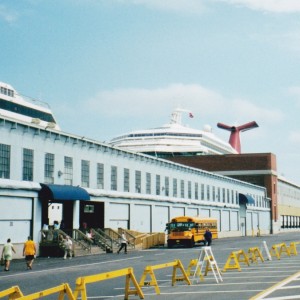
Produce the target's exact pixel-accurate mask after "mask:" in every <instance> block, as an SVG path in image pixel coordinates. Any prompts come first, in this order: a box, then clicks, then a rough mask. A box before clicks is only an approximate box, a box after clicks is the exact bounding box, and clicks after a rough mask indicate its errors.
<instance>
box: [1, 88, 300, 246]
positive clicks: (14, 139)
mask: <svg viewBox="0 0 300 300" xmlns="http://www.w3.org/2000/svg"><path fill="white" fill-rule="evenodd" d="M5 88H6V89H9V87H8V88H7V87H5ZM1 92H2V94H3V95H4V94H5V95H4V96H6V95H7V90H6V91H5V90H4V89H3V90H2V89H1ZM3 95H1V98H2V102H4V100H5V99H6V98H5V97H4V96H3ZM9 97H12V93H11V92H10V95H9ZM2 102H0V112H1V115H0V133H1V134H0V161H1V164H0V224H1V229H2V230H1V232H0V241H1V242H0V243H2V244H3V243H4V242H5V241H6V240H7V238H11V239H12V241H13V243H14V245H15V246H16V247H19V248H20V247H22V245H23V242H24V241H25V240H26V238H27V236H28V235H32V236H33V238H34V240H35V241H39V239H40V230H41V229H42V227H43V225H44V224H49V225H52V224H53V222H54V220H55V219H56V220H58V221H60V222H61V221H63V222H64V226H65V228H68V229H75V228H79V227H81V225H82V224H83V223H87V224H88V225H89V226H90V227H95V228H97V227H99V228H113V229H117V228H125V229H131V230H135V231H140V232H163V231H164V230H165V225H166V223H167V222H168V221H169V220H170V219H171V218H173V217H175V216H180V215H186V216H197V215H199V216H203V217H213V218H216V219H217V220H218V230H219V237H221V238H222V237H234V236H245V235H252V234H253V233H255V234H256V233H257V231H258V230H260V232H261V234H269V233H271V232H272V227H273V226H274V225H273V224H272V219H274V214H276V212H275V211H274V208H273V204H271V200H272V195H270V194H268V193H269V192H268V187H266V186H265V185H263V184H260V183H259V182H249V181H248V182H247V181H246V180H243V178H234V177H233V176H228V175H230V174H225V173H224V174H217V173H216V172H215V171H214V172H212V171H208V170H204V169H205V168H203V169H202V168H200V167H199V166H198V165H192V164H189V165H187V163H186V162H179V161H170V160H166V159H162V158H158V157H155V156H151V155H146V154H142V153H136V152H133V151H130V150H122V149H120V148H118V147H115V146H113V145H108V144H104V143H101V142H98V141H95V140H92V139H88V138H83V137H80V136H78V135H75V134H69V133H66V132H63V131H62V130H60V128H59V127H58V126H57V125H56V124H55V123H54V121H55V120H54V119H51V121H47V120H46V121H43V120H42V119H41V118H42V117H43V114H46V113H48V112H43V114H37V112H36V111H34V109H35V108H34V107H32V108H31V109H29V110H24V115H26V117H24V118H19V117H18V114H15V113H14V112H15V111H16V110H15V108H14V106H10V107H9V108H7V106H6V107H4V106H1V105H2ZM18 105H21V104H18ZM7 109H10V110H11V111H12V112H13V113H11V114H7V115H5V110H7ZM20 110H21V106H18V111H20ZM232 155H235V154H232ZM216 156H220V155H216ZM212 157H213V156H211V158H212ZM219 171H220V170H219ZM224 175H226V176H224ZM280 182H281V183H280V184H279V186H280V188H281V189H282V191H284V193H285V194H286V195H287V194H288V192H287V190H286V188H287V186H286V184H287V183H286V182H284V184H283V181H280ZM298 196H299V195H298V194H297V196H295V197H298ZM272 201H273V200H272ZM284 201H285V202H283V203H285V212H286V215H284V216H282V222H283V224H284V226H292V225H293V226H294V225H296V223H297V222H298V221H299V220H298V219H296V218H291V216H292V214H291V212H292V210H289V209H288V206H289V205H288V204H287V203H289V196H287V197H286V198H285V199H284ZM294 202H295V203H297V199H296V198H295V201H294ZM294 202H291V205H296V204H295V203H294Z"/></svg>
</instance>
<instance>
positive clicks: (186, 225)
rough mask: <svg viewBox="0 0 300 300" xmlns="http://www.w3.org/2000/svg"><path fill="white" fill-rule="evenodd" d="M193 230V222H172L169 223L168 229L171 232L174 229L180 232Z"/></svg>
mask: <svg viewBox="0 0 300 300" xmlns="http://www.w3.org/2000/svg"><path fill="white" fill-rule="evenodd" d="M192 228H195V223H194V222H174V223H169V229H170V230H171V231H172V230H174V229H177V230H180V231H185V230H189V229H192Z"/></svg>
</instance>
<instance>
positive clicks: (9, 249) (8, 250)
mask: <svg viewBox="0 0 300 300" xmlns="http://www.w3.org/2000/svg"><path fill="white" fill-rule="evenodd" d="M13 252H14V253H16V251H15V248H14V245H13V244H12V243H11V239H8V240H7V242H6V244H4V246H3V249H2V258H3V260H4V271H9V267H10V262H11V260H12V253H13Z"/></svg>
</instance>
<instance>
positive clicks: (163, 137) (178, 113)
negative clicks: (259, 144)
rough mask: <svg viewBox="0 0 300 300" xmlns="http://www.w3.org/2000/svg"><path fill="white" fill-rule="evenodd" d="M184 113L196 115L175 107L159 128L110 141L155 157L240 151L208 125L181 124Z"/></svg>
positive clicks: (114, 144)
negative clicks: (198, 126) (169, 118)
mask: <svg viewBox="0 0 300 300" xmlns="http://www.w3.org/2000/svg"><path fill="white" fill-rule="evenodd" d="M182 113H188V114H189V116H190V117H193V115H192V113H191V112H189V111H187V110H184V109H175V110H174V111H173V113H172V115H171V121H170V123H168V124H165V125H163V126H161V127H157V128H152V129H146V130H137V131H132V132H130V133H127V134H124V135H121V136H118V137H116V138H114V139H112V140H111V141H110V142H109V144H111V145H113V146H116V147H119V148H121V149H124V150H129V151H134V152H141V153H145V154H149V155H153V156H156V157H168V156H193V155H207V154H236V153H237V151H236V150H235V149H234V148H233V147H232V146H231V145H230V144H229V143H227V142H225V141H223V140H221V139H220V138H218V137H217V136H216V135H215V134H213V132H212V129H211V127H210V126H208V125H206V126H204V129H203V130H198V129H193V128H190V127H188V126H184V125H182V122H181V121H182Z"/></svg>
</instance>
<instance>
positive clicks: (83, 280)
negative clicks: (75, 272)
mask: <svg viewBox="0 0 300 300" xmlns="http://www.w3.org/2000/svg"><path fill="white" fill-rule="evenodd" d="M121 276H126V282H125V298H124V299H125V300H127V299H128V297H129V295H135V296H137V295H138V296H139V297H140V299H144V294H143V292H142V290H141V288H140V286H139V284H138V282H137V281H136V279H135V276H134V273H133V269H132V268H127V269H121V270H117V271H112V272H108V273H101V274H97V275H90V276H85V277H79V278H77V279H76V286H75V290H74V294H73V295H74V299H77V298H78V295H79V294H80V295H81V299H82V300H87V293H86V284H87V283H95V282H99V281H102V280H107V279H112V278H116V277H121ZM130 281H132V283H133V285H134V286H135V288H136V289H135V290H134V289H131V288H130Z"/></svg>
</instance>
